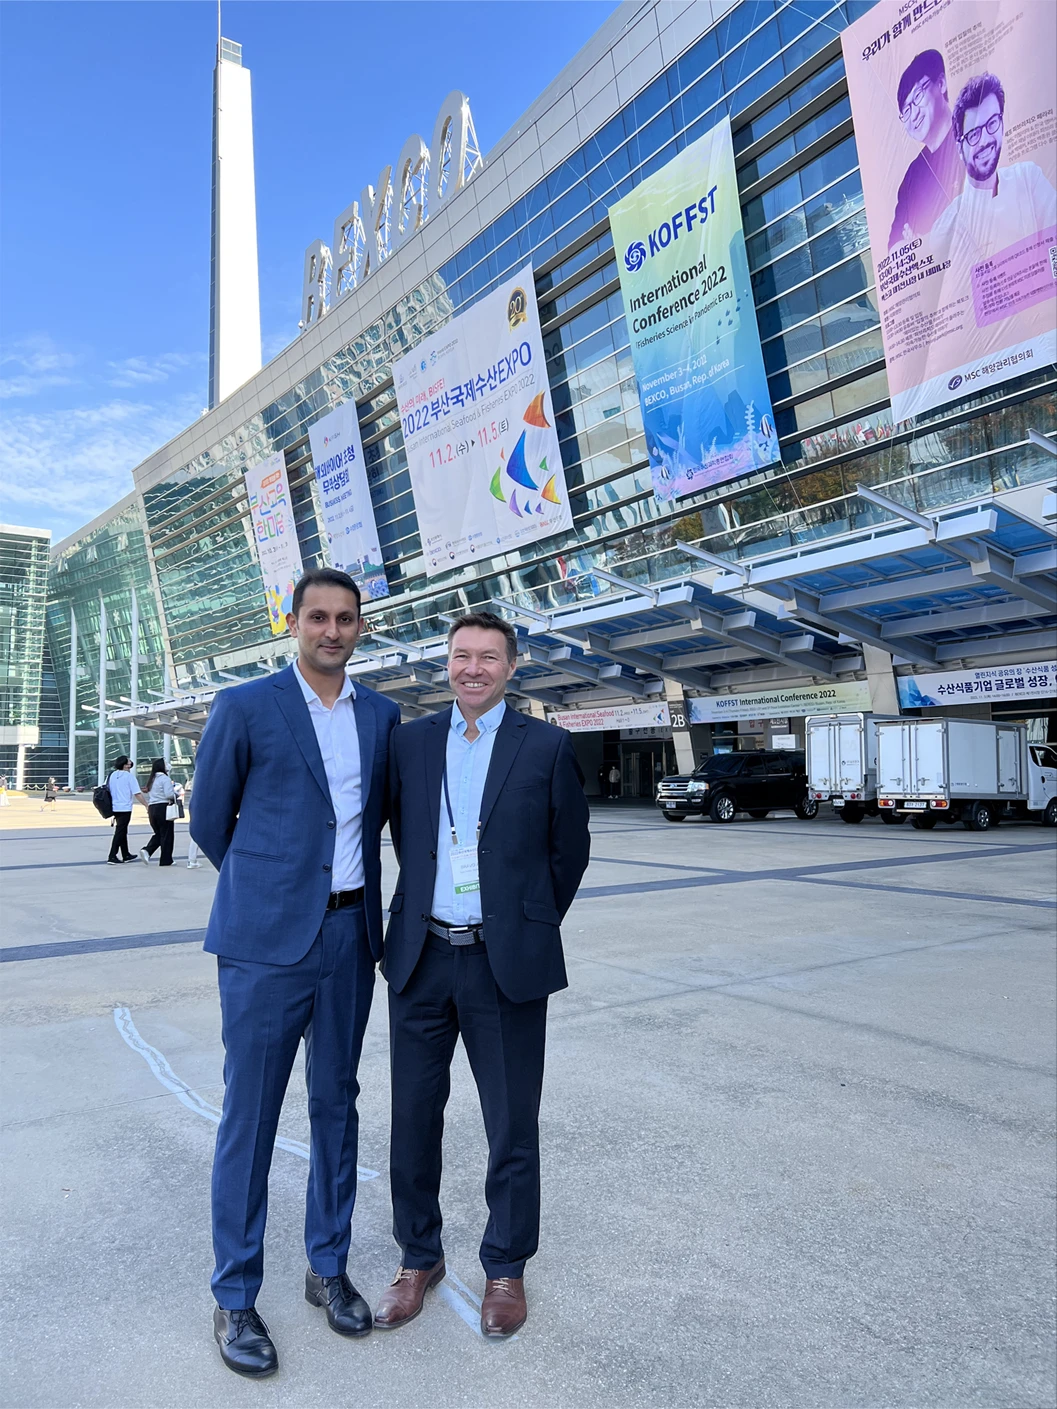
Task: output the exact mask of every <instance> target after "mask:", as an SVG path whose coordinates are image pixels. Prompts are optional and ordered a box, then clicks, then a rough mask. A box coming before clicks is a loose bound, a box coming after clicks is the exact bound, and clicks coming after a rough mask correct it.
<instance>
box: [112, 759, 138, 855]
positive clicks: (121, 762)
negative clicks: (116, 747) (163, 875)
mask: <svg viewBox="0 0 1057 1409" xmlns="http://www.w3.org/2000/svg"><path fill="white" fill-rule="evenodd" d="M106 785H107V787H108V788H109V789H110V801H111V805H112V807H113V809H114V839H113V841H112V842H111V843H110V855H109V856H108V857H107V859H106V864H107V865H108V866H120V865H121V863H122V861H135V859H136V858H135V857H134V856H133V855H132V852H131V851H129V848H128V824H129V822H131V820H132V809H133V807H134V806H135V804H136V803H137V802H142V803H143V805H144V807H146V805H147V799H146V796H145V795H144V794H143V793H142V792H140V787H139V783H138V781H137V779H136V775H135V773H133V771H132V760H131V758H129V757H127V755H125V754H122V755H121V757H120V758H117V759H115V760H114V769H113V772H112V773H111V774H110V777H109V778H108V779H107V780H106Z"/></svg>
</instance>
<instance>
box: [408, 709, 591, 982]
mask: <svg viewBox="0 0 1057 1409" xmlns="http://www.w3.org/2000/svg"><path fill="white" fill-rule="evenodd" d="M450 725H451V709H450V708H449V709H445V710H442V711H441V712H440V713H439V714H432V715H430V716H429V717H428V718H425V719H416V720H414V721H413V722H412V723H410V724H402V725H401V726H400V728H399V729H397V730H396V731H395V733H394V734H393V739H392V746H391V748H390V763H389V778H390V795H391V806H392V812H391V816H390V820H389V831H390V834H391V836H392V838H393V845H394V846H395V848H396V853H397V858H398V860H399V862H400V878H399V880H398V881H397V886H396V894H395V895H394V896H393V898H392V900H391V901H390V903H389V914H390V920H389V929H388V931H387V933H386V937H385V954H384V957H383V959H382V972H383V973H384V974H385V977H386V980H387V981H388V983H389V986H390V988H393V989H395V990H396V992H397V993H400V992H402V990H403V989H404V987H405V985H406V984H407V981H408V979H410V977H411V974H412V973H413V971H414V968H415V965H416V964H417V963H418V960H419V956H420V954H421V953H422V946H423V944H424V943H425V939H426V922H427V920H428V919H429V914H430V910H431V909H432V906H433V886H434V882H435V880H436V875H437V822H438V817H439V814H440V793H441V776H442V774H443V772H444V759H445V755H446V751H447V747H448V729H449V727H450ZM588 817H589V812H588V806H587V798H586V797H585V796H584V789H583V774H582V773H581V772H580V766H579V764H578V763H577V761H576V755H575V753H574V752H573V744H572V740H571V739H570V737H569V735H568V734H567V733H566V732H565V730H564V729H558V728H556V727H555V726H554V725H553V724H545V723H544V722H543V721H542V720H541V719H533V718H532V717H531V716H529V715H525V714H518V713H517V712H516V711H515V710H512V709H510V708H509V707H508V708H507V710H506V712H505V713H504V715H503V719H502V721H501V723H500V725H499V728H498V730H497V731H496V737H495V742H494V743H493V745H492V757H491V760H490V762H489V765H488V776H487V778H486V779H485V786H484V796H483V798H482V801H481V839H480V843H479V845H478V861H479V869H480V877H481V907H482V909H481V913H482V915H483V916H484V939H485V944H486V946H487V949H488V961H489V963H490V965H491V968H492V975H493V977H494V978H495V981H496V983H497V984H498V985H499V987H500V989H502V991H503V993H505V994H506V996H507V997H508V998H509V999H510V1000H511V1002H514V1003H525V1002H528V1001H529V1000H530V999H532V998H543V997H545V996H546V995H547V994H548V993H555V992H556V991H557V990H558V989H559V988H565V986H566V985H567V983H568V979H567V978H566V976H565V959H564V957H563V955H562V942H561V931H560V929H559V926H560V924H561V922H562V920H563V919H564V918H565V912H566V911H567V910H568V908H569V906H570V905H571V904H572V903H573V897H574V896H575V895H576V889H577V887H578V886H579V884H580V880H581V878H582V876H583V874H584V872H585V871H586V870H587V862H588V858H589V855H590V849H591V838H590V833H589V831H588Z"/></svg>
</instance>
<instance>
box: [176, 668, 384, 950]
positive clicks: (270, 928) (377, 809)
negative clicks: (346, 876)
mask: <svg viewBox="0 0 1057 1409" xmlns="http://www.w3.org/2000/svg"><path fill="white" fill-rule="evenodd" d="M353 708H354V710H355V714H356V730H357V733H358V735H359V740H360V778H361V788H362V794H361V796H362V807H363V873H364V908H365V910H366V916H367V934H368V937H369V939H370V943H371V952H372V953H373V954H374V957H375V958H376V959H378V958H380V957H381V953H382V863H381V833H382V827H383V826H384V825H385V821H386V816H387V813H388V756H389V736H390V734H391V733H392V731H393V728H394V727H395V726H396V725H397V724H398V723H399V722H400V710H399V707H398V706H397V705H396V704H394V703H393V701H392V700H388V699H386V698H385V696H384V695H379V694H376V693H375V691H374V690H368V689H367V688H366V687H365V686H363V685H357V686H356V699H355V703H354V706H353ZM191 835H192V837H193V838H194V839H195V841H196V842H197V843H198V845H199V846H200V847H201V848H202V850H203V851H204V852H205V854H206V855H207V856H208V857H209V859H210V861H211V862H212V863H213V865H214V866H215V867H216V868H217V870H218V871H219V872H220V878H219V880H218V881H217V888H216V894H215V895H214V897H213V909H212V912H211V914H210V916H209V926H208V928H207V930H206V942H205V948H206V951H207V952H208V953H210V954H222V955H224V956H225V957H226V958H229V959H250V960H255V961H257V962H258V963H268V964H296V963H297V962H298V960H299V959H303V958H304V956H305V955H306V954H307V953H308V951H309V949H310V948H311V946H312V943H313V941H314V940H315V937H316V935H317V934H318V933H319V927H320V925H321V924H322V923H323V915H324V912H325V911H326V908H327V897H328V896H329V895H330V882H331V865H332V863H333V861H334V838H335V836H336V823H335V817H334V808H333V806H332V805H331V801H330V788H329V787H328V785H327V775H326V773H325V772H324V770H323V758H322V756H321V754H320V752H319V744H318V743H317V742H316V732H315V729H314V728H313V727H312V716H311V715H310V714H309V712H308V705H307V704H306V703H305V697H304V695H303V694H302V693H301V687H300V685H299V684H298V682H297V680H296V679H295V677H294V670H293V667H292V666H288V667H287V668H286V669H285V670H281V671H279V672H278V673H277V674H275V675H270V676H268V677H267V678H266V679H262V680H253V681H249V682H248V683H247V684H245V685H233V686H231V687H230V688H229V689H226V690H222V691H221V692H220V694H218V695H217V697H216V699H215V700H214V701H213V706H212V708H211V710H210V711H209V720H208V722H207V724H206V727H205V732H204V733H203V735H202V741H201V743H200V744H199V745H198V754H197V758H196V762H195V775H194V789H193V792H192V796H191Z"/></svg>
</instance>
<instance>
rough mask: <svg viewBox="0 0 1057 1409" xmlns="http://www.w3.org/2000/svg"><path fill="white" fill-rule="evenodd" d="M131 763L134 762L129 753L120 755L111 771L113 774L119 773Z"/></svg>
mask: <svg viewBox="0 0 1057 1409" xmlns="http://www.w3.org/2000/svg"><path fill="white" fill-rule="evenodd" d="M131 762H132V760H131V758H129V756H128V754H127V753H119V754H118V756H117V758H115V759H114V766H113V768H111V770H110V771H111V773H117V772H118V771H119V770H120V769H122V768H124V766H125V764H126V763H131Z"/></svg>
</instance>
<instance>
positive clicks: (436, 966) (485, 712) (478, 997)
mask: <svg viewBox="0 0 1057 1409" xmlns="http://www.w3.org/2000/svg"><path fill="white" fill-rule="evenodd" d="M516 661H517V636H516V634H515V632H514V630H513V628H512V627H511V626H510V625H509V624H508V623H507V622H505V621H503V620H502V619H501V618H499V617H497V616H494V615H493V614H492V613H491V612H475V613H472V614H470V615H467V616H463V617H460V618H459V619H458V620H457V621H455V622H453V623H452V626H451V629H450V631H449V632H448V678H449V680H450V682H451V687H452V691H453V693H454V695H455V703H454V704H453V705H452V706H451V708H450V709H446V710H443V711H442V712H441V713H439V714H434V715H432V716H430V717H429V718H427V719H416V720H415V721H414V722H413V723H411V724H406V725H403V726H402V727H401V728H400V729H398V730H397V731H396V733H395V734H394V735H393V744H392V749H391V764H390V789H391V794H392V816H391V820H390V831H391V833H392V837H393V844H394V846H395V847H396V850H397V856H398V858H399V861H400V879H399V881H398V883H397V888H396V894H395V895H394V896H393V898H392V901H391V902H390V906H389V910H390V915H391V919H390V922H389V930H388V933H387V934H386V942H385V955H384V958H383V961H382V971H383V973H384V974H385V977H386V980H387V981H388V984H389V1030H390V1052H391V1062H392V1077H393V1126H392V1146H391V1152H390V1177H391V1181H392V1193H393V1232H394V1236H395V1238H396V1241H397V1242H398V1243H399V1244H400V1248H401V1253H402V1257H401V1263H400V1267H399V1268H398V1270H397V1273H396V1276H395V1278H394V1279H393V1282H392V1285H391V1286H390V1287H389V1289H388V1290H387V1291H386V1292H385V1293H384V1295H383V1297H382V1300H381V1302H380V1304H379V1306H378V1308H377V1310H376V1313H375V1325H376V1326H377V1327H378V1329H380V1330H382V1329H392V1328H394V1327H397V1326H403V1325H406V1324H407V1322H408V1321H410V1320H412V1319H413V1318H414V1317H415V1316H417V1315H418V1313H419V1312H420V1311H421V1309H422V1300H423V1297H424V1296H425V1293H426V1291H427V1290H428V1289H429V1288H430V1287H432V1286H435V1285H436V1284H437V1283H438V1282H439V1281H440V1280H441V1278H442V1277H443V1276H444V1272H445V1268H444V1253H443V1250H442V1247H441V1213H440V1201H439V1192H440V1176H441V1134H442V1130H443V1124H444V1106H445V1102H446V1101H447V1098H448V1092H449V1089H450V1077H449V1069H450V1066H451V1059H452V1054H453V1052H454V1050H455V1041H456V1038H457V1037H458V1036H459V1035H460V1033H461V1035H462V1040H463V1043H464V1045H465V1047H466V1054H467V1056H468V1057H469V1059H470V1066H471V1068H472V1070H473V1075H474V1079H475V1081H476V1082H477V1090H478V1093H479V1095H480V1098H481V1108H482V1111H483V1113H484V1122H485V1130H486V1133H487V1136H488V1174H487V1178H486V1181H485V1197H486V1199H487V1202H488V1211H489V1218H488V1225H487V1227H486V1229H485V1233H484V1238H483V1240H482V1243H481V1262H482V1265H483V1266H484V1270H485V1277H486V1279H487V1281H486V1286H485V1296H484V1301H483V1303H482V1306H481V1329H482V1331H483V1332H484V1334H485V1335H486V1336H509V1335H513V1333H514V1332H515V1331H516V1330H517V1329H518V1327H519V1326H521V1325H523V1324H524V1321H525V1318H526V1316H527V1314H528V1312H527V1308H526V1303H525V1289H524V1270H525V1262H526V1260H527V1259H528V1258H530V1257H531V1256H532V1255H533V1253H534V1252H535V1251H536V1247H537V1244H538V1241H539V1206H540V1169H539V1123H538V1122H539V1105H540V1094H541V1091H542V1086H543V1054H544V1040H545V1035H546V1022H547V997H548V995H549V994H551V993H554V992H556V991H557V990H558V989H560V988H564V987H565V986H566V984H567V982H568V980H567V979H566V976H565V961H564V959H563V957H562V944H561V934H560V931H559V925H560V924H561V921H562V919H563V918H564V916H565V912H566V911H567V910H568V908H569V906H570V905H571V904H572V901H573V897H574V896H575V894H576V889H577V886H578V885H579V884H580V879H581V877H582V876H583V873H584V871H585V870H586V869H587V861H588V855H589V850H590V837H589V833H588V808H587V800H586V798H585V797H584V791H583V775H582V773H581V772H580V768H579V766H578V764H577V762H576V757H575V755H574V753H573V747H572V740H571V739H570V737H569V735H568V734H567V733H565V732H564V731H563V730H561V729H556V728H555V727H554V726H553V725H550V724H545V723H543V722H542V720H538V719H533V718H531V717H529V716H526V715H524V714H518V713H517V712H516V711H515V710H512V709H509V708H508V707H507V705H506V703H505V701H504V695H505V693H506V686H507V683H508V682H509V680H510V679H511V677H512V676H513V674H514V671H515V669H516Z"/></svg>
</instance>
